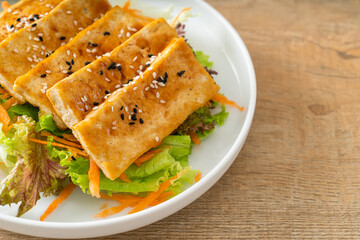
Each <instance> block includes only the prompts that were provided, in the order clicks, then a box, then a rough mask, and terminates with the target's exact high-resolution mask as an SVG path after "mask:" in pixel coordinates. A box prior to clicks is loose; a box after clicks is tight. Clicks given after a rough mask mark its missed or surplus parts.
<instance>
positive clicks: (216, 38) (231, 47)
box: [0, 0, 256, 238]
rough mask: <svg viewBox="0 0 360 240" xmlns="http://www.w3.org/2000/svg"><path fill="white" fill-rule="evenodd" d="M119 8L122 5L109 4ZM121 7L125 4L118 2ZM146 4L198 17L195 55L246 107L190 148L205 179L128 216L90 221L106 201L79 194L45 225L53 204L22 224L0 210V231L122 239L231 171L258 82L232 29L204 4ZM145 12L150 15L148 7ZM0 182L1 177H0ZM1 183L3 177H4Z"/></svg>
mask: <svg viewBox="0 0 360 240" xmlns="http://www.w3.org/2000/svg"><path fill="white" fill-rule="evenodd" d="M112 2H114V3H119V2H121V1H119V0H117V1H112ZM122 2H124V1H122ZM147 4H152V5H154V6H159V7H162V8H167V7H168V6H169V5H170V4H174V12H173V13H174V14H176V13H178V12H179V11H180V10H181V9H182V8H183V7H189V6H191V7H192V8H193V9H192V12H193V13H194V14H199V16H198V17H195V18H191V19H190V20H189V21H188V22H187V23H186V30H187V31H186V36H187V37H188V39H189V42H190V43H191V45H192V46H193V47H194V49H196V50H203V51H204V52H205V53H207V54H209V55H210V56H211V59H212V60H214V62H215V65H214V69H216V70H217V71H218V72H219V75H218V76H216V77H215V80H216V82H217V83H219V85H220V86H221V90H220V91H221V92H222V93H224V94H225V95H226V96H227V97H228V98H229V99H232V100H234V101H236V102H237V103H238V104H239V105H242V106H245V111H243V112H240V111H239V110H237V109H235V108H232V107H228V108H227V110H228V111H229V112H230V115H229V118H228V120H227V122H226V124H225V125H224V126H222V127H219V128H217V129H216V130H215V132H214V133H213V134H212V135H211V136H210V137H209V138H207V139H205V140H204V141H203V143H202V144H201V145H200V146H194V148H193V153H192V154H191V156H190V165H191V166H193V168H194V169H200V170H201V171H202V173H203V178H202V179H201V180H200V181H199V182H198V183H196V184H195V185H193V186H191V187H189V188H188V189H187V190H185V191H184V192H183V193H181V194H180V195H178V196H176V197H174V198H172V199H170V200H169V201H167V202H165V203H162V204H160V205H158V206H155V207H152V208H149V209H146V210H144V211H141V212H138V213H135V214H132V215H126V211H125V212H123V213H120V214H118V215H114V216H112V217H109V218H106V219H101V220H99V219H94V218H93V215H94V214H96V213H97V212H99V208H100V207H101V206H102V205H103V204H104V203H105V202H107V203H108V206H114V204H115V203H113V202H112V201H108V200H99V199H94V198H92V197H90V196H87V195H85V194H83V193H82V192H81V191H80V189H77V190H76V191H75V192H74V193H73V194H72V195H71V196H70V197H69V199H67V200H66V201H65V202H64V203H63V204H61V206H59V207H58V208H57V209H56V211H54V212H53V213H52V214H51V215H50V216H49V217H48V219H47V221H46V222H41V221H39V217H40V216H41V215H42V214H43V212H44V211H45V209H46V208H47V207H48V205H49V204H50V203H51V201H52V200H53V199H54V197H49V198H43V199H41V200H40V201H39V202H38V204H37V205H36V207H34V208H33V209H32V210H31V211H29V212H28V213H26V214H25V215H24V216H23V217H21V218H16V217H14V216H15V215H16V211H17V207H16V206H15V205H13V206H12V207H11V208H10V207H0V227H1V228H3V229H6V230H9V231H13V232H17V233H22V234H27V235H32V236H39V237H49V238H85V237H98V236H105V235H110V234H116V233H121V232H125V231H129V230H133V229H136V228H139V227H143V226H145V225H148V224H150V223H153V222H155V221H158V220H160V219H162V218H165V217H167V216H169V215H170V214H173V213H175V212H176V211H179V210H180V209H182V208H183V207H185V206H187V205H188V204H190V203H191V202H193V201H194V200H195V199H197V198H198V197H200V196H201V195H202V194H204V193H205V192H206V191H207V190H208V189H209V188H210V187H211V186H212V185H214V184H215V183H216V182H217V181H218V180H219V178H220V177H221V176H222V175H223V174H224V173H225V171H226V170H227V169H228V168H229V167H230V165H231V164H232V162H233V161H234V160H235V158H236V156H237V155H238V153H239V151H240V149H241V148H242V146H243V144H244V142H245V139H246V137H247V134H248V132H249V129H250V126H251V122H252V118H253V115H254V110H255V103H256V80H255V73H254V68H253V65H252V62H251V59H250V56H249V53H248V51H247V49H246V47H245V45H244V43H243V41H242V40H241V39H240V37H239V35H238V34H237V32H236V31H235V30H234V28H233V27H232V26H231V25H230V24H229V22H227V21H226V20H225V18H224V17H223V16H221V15H220V14H219V13H218V12H217V11H216V10H215V9H213V8H212V7H211V6H209V5H208V4H207V3H205V2H204V1H202V0H182V1H171V0H151V1H150V0H148V1H147ZM146 9H147V10H149V9H151V8H148V7H146ZM0 177H1V176H0ZM2 177H3V176H2Z"/></svg>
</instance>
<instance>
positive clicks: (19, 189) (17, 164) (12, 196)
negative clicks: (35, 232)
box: [0, 116, 66, 216]
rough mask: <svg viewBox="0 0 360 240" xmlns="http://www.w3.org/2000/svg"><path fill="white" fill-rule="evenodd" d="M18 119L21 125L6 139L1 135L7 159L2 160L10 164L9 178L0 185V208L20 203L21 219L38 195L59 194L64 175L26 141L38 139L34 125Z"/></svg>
mask: <svg viewBox="0 0 360 240" xmlns="http://www.w3.org/2000/svg"><path fill="white" fill-rule="evenodd" d="M19 118H21V119H22V120H24V123H20V124H14V128H13V129H11V130H9V131H8V133H7V134H6V136H5V135H4V133H2V132H1V133H0V145H1V146H2V152H3V154H2V155H4V156H6V158H5V161H4V159H3V158H2V159H1V160H2V161H4V162H5V164H6V163H7V162H9V161H10V162H11V163H13V167H9V170H10V173H9V174H8V176H7V177H6V178H5V179H4V180H2V181H1V182H0V205H7V204H12V203H18V202H21V204H20V207H19V209H18V214H17V215H18V216H21V215H23V214H24V213H26V212H27V211H29V210H30V209H31V208H32V207H34V206H35V205H36V202H37V201H38V200H39V199H40V193H42V194H43V196H49V195H52V194H58V193H60V191H61V190H62V187H63V186H62V183H63V181H64V180H65V178H66V174H65V171H64V168H62V167H61V166H60V164H59V162H57V161H54V160H51V159H50V156H49V154H48V153H47V151H46V149H45V146H43V145H39V144H36V143H33V142H31V141H29V140H28V138H29V137H32V138H36V137H37V135H36V131H35V126H36V124H35V121H34V120H33V119H32V118H30V117H27V116H22V117H19ZM0 127H1V124H0ZM7 166H8V165H7Z"/></svg>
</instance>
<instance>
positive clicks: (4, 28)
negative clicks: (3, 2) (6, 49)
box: [0, 0, 63, 42]
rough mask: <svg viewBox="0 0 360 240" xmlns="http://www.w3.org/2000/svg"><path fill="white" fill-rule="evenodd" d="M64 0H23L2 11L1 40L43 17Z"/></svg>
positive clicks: (0, 21) (0, 19)
mask: <svg viewBox="0 0 360 240" xmlns="http://www.w3.org/2000/svg"><path fill="white" fill-rule="evenodd" d="M62 1H63V0H43V1H34V0H21V1H19V2H17V3H16V4H14V5H12V6H11V7H10V8H9V9H7V10H6V11H3V12H1V13H0V26H1V28H0V42H1V41H3V40H4V39H5V38H7V37H8V36H10V35H11V34H13V33H15V32H17V31H18V30H19V29H21V28H24V27H29V26H30V25H32V24H34V23H35V22H36V21H37V20H39V19H41V18H43V17H44V16H45V15H47V14H48V13H49V12H50V11H51V10H53V9H54V8H55V7H56V6H57V5H59V4H60V3H61V2H62Z"/></svg>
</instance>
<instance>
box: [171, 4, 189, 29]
mask: <svg viewBox="0 0 360 240" xmlns="http://www.w3.org/2000/svg"><path fill="white" fill-rule="evenodd" d="M190 10H191V7H190V8H184V9H183V10H181V12H180V13H179V14H178V15H177V16H176V17H175V18H174V20H173V22H172V23H171V25H170V26H171V27H175V25H176V23H177V21H178V20H179V18H180V17H181V15H182V14H183V13H184V12H186V11H190Z"/></svg>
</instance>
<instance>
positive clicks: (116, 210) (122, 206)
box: [94, 203, 130, 218]
mask: <svg viewBox="0 0 360 240" xmlns="http://www.w3.org/2000/svg"><path fill="white" fill-rule="evenodd" d="M129 205H130V203H122V204H120V205H119V206H116V207H111V208H108V209H105V210H104V211H101V212H99V213H97V214H95V215H94V218H106V217H109V216H111V215H114V214H117V213H119V212H121V211H122V210H124V209H125V208H127V207H129Z"/></svg>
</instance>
